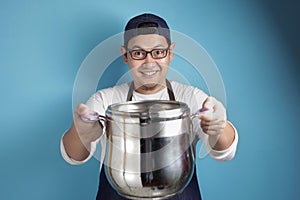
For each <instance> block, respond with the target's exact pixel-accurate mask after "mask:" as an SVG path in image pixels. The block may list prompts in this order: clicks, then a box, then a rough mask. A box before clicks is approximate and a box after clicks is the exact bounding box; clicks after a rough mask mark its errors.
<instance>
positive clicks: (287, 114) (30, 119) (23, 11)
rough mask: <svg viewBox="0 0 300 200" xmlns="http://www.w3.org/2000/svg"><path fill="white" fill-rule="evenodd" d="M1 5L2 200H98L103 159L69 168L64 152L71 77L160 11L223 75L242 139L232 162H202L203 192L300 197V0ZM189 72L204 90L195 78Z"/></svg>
mask: <svg viewBox="0 0 300 200" xmlns="http://www.w3.org/2000/svg"><path fill="white" fill-rule="evenodd" d="M0 4H1V5H0V67H1V68H0V91H1V98H0V105H1V116H0V128H1V129H0V131H1V139H0V156H1V157H0V161H1V165H0V169H1V170H0V199H1V200H2V199H3V200H15V199H30V200H40V199H43V200H48V199H49V200H50V199H64V200H66V199H72V200H75V199H78V200H82V199H84V200H89V199H91V200H92V199H94V198H95V195H96V191H97V186H98V173H99V168H98V167H99V165H98V164H99V163H98V161H97V160H96V159H92V160H90V161H89V162H88V163H86V164H85V165H80V166H71V165H69V164H67V163H66V162H65V161H64V160H63V159H62V157H61V155H60V150H59V142H60V138H61V136H62V134H63V133H64V131H65V130H67V129H68V127H70V125H71V123H72V92H73V84H74V81H75V77H76V74H77V71H78V69H79V67H80V65H81V63H82V62H83V60H84V59H85V57H86V56H87V55H88V54H89V52H90V51H91V50H92V49H93V48H94V47H95V46H97V45H98V44H99V43H100V42H101V41H103V40H105V39H106V38H108V37H110V36H112V35H114V34H117V33H120V32H122V31H123V28H124V26H125V23H126V22H127V20H128V19H129V18H130V17H132V16H134V15H136V14H140V13H143V12H153V13H156V14H159V15H161V16H163V17H164V18H165V19H167V21H168V23H169V25H170V27H171V28H172V29H173V30H176V31H179V32H181V33H185V34H186V35H188V36H189V37H191V38H193V39H194V40H195V41H197V42H198V43H199V44H201V45H202V46H203V47H204V48H205V49H206V51H207V52H208V53H209V55H210V56H211V57H212V59H213V60H214V62H215V63H216V65H217V66H218V68H219V71H220V73H221V75H222V77H223V81H224V85H225V88H226V93H227V111H228V117H229V119H230V120H231V121H232V122H233V123H234V124H235V126H236V127H237V129H238V131H239V136H240V143H239V146H238V151H237V154H236V157H235V158H234V159H233V160H232V161H230V162H225V163H221V162H216V161H214V160H212V159H211V158H209V157H206V158H204V159H198V160H197V162H198V177H199V179H200V186H201V189H202V194H203V197H204V199H207V200H214V199H226V200H227V199H230V200H241V199H243V200H248V199H249V200H250V199H273V200H279V199H297V198H299V195H300V194H299V185H300V176H299V169H300V164H299V147H298V143H299V141H300V136H299V135H300V131H299V124H298V123H299V113H300V107H299V102H300V93H299V80H298V76H299V66H300V65H299V63H300V62H299V56H300V54H299V46H300V43H299V34H300V32H299V14H298V13H299V10H300V6H299V3H297V2H296V1H284V2H283V1H282V2H279V1H251V0H249V1H246V0H245V1H238V0H228V1H216V0H214V1H202V0H199V1H197V0H186V1H183V0H180V1H179V0H169V1H168V0H160V1H159V0H153V1H137V0H130V1H129V0H128V1H117V0H109V1H100V0H86V1H82V0H72V1H71V0H65V1H59V0H52V1H45V0H41V1H37V0H24V1H17V0H10V1H8V0H7V1H5V0H1V1H0ZM116 62H117V63H120V61H116ZM174 62H176V60H175V61H174ZM178 62H179V61H178ZM173 65H175V66H178V64H177V65H176V63H174V64H173ZM123 67H124V66H123ZM180 69H182V70H183V71H184V66H181V68H179V70H180ZM124 71H126V70H124V68H123V70H121V71H118V70H117V71H116V70H115V69H110V71H108V72H106V75H107V76H106V77H105V78H104V79H103V80H102V82H103V85H102V86H110V85H113V84H114V83H115V82H116V81H117V79H116V78H114V77H120V76H121V75H122V73H124ZM188 78H189V79H190V80H191V82H192V83H194V84H195V85H196V86H197V81H193V80H195V79H197V78H196V77H193V74H191V76H190V77H188Z"/></svg>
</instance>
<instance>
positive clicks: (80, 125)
mask: <svg viewBox="0 0 300 200" xmlns="http://www.w3.org/2000/svg"><path fill="white" fill-rule="evenodd" d="M87 112H88V108H87V106H86V105H84V104H80V105H79V106H78V107H77V108H76V110H75V112H74V122H73V124H72V127H71V128H70V129H69V130H68V131H67V132H66V133H65V135H64V136H63V138H62V142H63V145H64V148H65V151H66V153H67V154H68V156H69V157H70V158H72V159H74V160H76V161H82V160H85V159H86V158H87V157H88V156H89V155H90V151H91V143H92V142H93V141H95V140H97V139H98V138H99V137H100V136H101V135H102V132H103V131H102V125H101V123H99V122H85V121H84V120H82V119H81V116H83V115H85V114H87Z"/></svg>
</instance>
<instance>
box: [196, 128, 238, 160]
mask: <svg viewBox="0 0 300 200" xmlns="http://www.w3.org/2000/svg"><path fill="white" fill-rule="evenodd" d="M229 123H230V122H229ZM230 124H231V123H230ZM231 125H232V124H231ZM232 127H233V128H234V133H235V136H234V141H233V142H232V144H231V145H230V146H229V147H228V148H227V149H225V150H222V151H217V150H214V149H212V148H211V146H210V145H209V142H208V135H206V134H204V133H202V135H201V136H200V138H201V140H202V145H203V146H204V148H203V146H202V147H201V149H200V152H199V155H198V156H199V157H200V158H203V157H204V156H206V155H207V153H208V154H209V155H210V156H211V157H212V158H213V159H215V160H217V161H228V160H231V159H232V158H234V156H235V153H236V149H237V144H238V139H239V138H238V133H237V130H236V128H235V127H234V126H233V125H232Z"/></svg>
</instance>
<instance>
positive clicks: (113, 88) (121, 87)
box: [97, 83, 130, 93]
mask: <svg viewBox="0 0 300 200" xmlns="http://www.w3.org/2000/svg"><path fill="white" fill-rule="evenodd" d="M129 86H130V83H122V84H120V85H115V86H111V87H107V88H103V89H100V90H98V91H97V92H100V93H111V92H122V91H128V89H129Z"/></svg>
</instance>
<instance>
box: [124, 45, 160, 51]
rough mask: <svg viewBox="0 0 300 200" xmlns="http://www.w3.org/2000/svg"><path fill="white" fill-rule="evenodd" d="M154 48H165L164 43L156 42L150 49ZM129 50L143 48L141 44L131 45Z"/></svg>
mask: <svg viewBox="0 0 300 200" xmlns="http://www.w3.org/2000/svg"><path fill="white" fill-rule="evenodd" d="M155 48H165V47H164V45H162V44H158V45H155V46H154V47H152V49H155ZM130 49H131V50H132V49H144V48H142V47H141V46H139V45H134V46H133V47H131V48H130Z"/></svg>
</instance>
